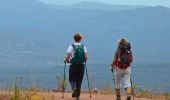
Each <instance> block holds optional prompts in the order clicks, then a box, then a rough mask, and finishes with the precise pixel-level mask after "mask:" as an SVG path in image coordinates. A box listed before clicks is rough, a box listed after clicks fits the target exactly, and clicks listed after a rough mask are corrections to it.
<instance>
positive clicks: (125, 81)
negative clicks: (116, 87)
mask: <svg viewBox="0 0 170 100" xmlns="http://www.w3.org/2000/svg"><path fill="white" fill-rule="evenodd" d="M130 75H131V70H130V67H129V68H127V69H125V70H124V72H123V77H122V82H123V85H124V88H125V90H126V93H127V99H126V100H131V95H132V92H131V82H130Z"/></svg>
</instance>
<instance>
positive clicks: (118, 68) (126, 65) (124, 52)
mask: <svg viewBox="0 0 170 100" xmlns="http://www.w3.org/2000/svg"><path fill="white" fill-rule="evenodd" d="M132 60H133V57H132V51H131V46H130V43H129V42H128V40H127V39H125V38H121V39H119V40H118V48H117V50H116V51H115V53H114V59H113V62H112V64H111V66H112V67H111V71H112V72H114V84H115V91H116V96H117V97H116V100H121V93H120V83H121V80H122V83H123V84H122V86H123V87H124V89H125V90H126V93H127V98H126V100H131V95H132V88H131V86H132V85H131V68H130V65H131V63H132Z"/></svg>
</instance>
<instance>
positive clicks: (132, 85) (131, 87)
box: [130, 77, 135, 100]
mask: <svg viewBox="0 0 170 100" xmlns="http://www.w3.org/2000/svg"><path fill="white" fill-rule="evenodd" d="M130 83H131V89H132V90H131V91H132V96H133V100H134V98H135V94H134V91H133V85H132V84H133V81H132V78H131V77H130Z"/></svg>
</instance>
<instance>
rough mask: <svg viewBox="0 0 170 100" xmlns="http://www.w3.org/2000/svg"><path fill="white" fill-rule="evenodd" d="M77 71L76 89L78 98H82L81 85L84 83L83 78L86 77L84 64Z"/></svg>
mask: <svg viewBox="0 0 170 100" xmlns="http://www.w3.org/2000/svg"><path fill="white" fill-rule="evenodd" d="M78 68H79V69H78V70H77V75H76V76H77V77H76V88H77V97H80V91H81V84H82V81H83V76H84V69H85V68H84V64H81V65H79V66H78Z"/></svg>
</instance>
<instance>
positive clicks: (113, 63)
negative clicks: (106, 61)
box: [111, 52, 117, 68]
mask: <svg viewBox="0 0 170 100" xmlns="http://www.w3.org/2000/svg"><path fill="white" fill-rule="evenodd" d="M116 59H117V54H116V52H115V53H114V57H113V61H112V64H111V66H112V68H114V67H115V65H116Z"/></svg>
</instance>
